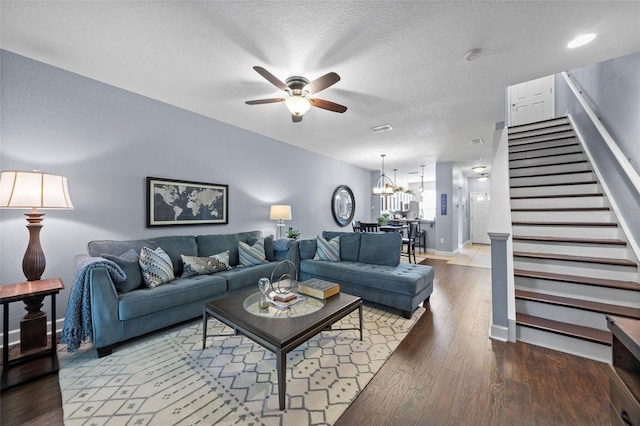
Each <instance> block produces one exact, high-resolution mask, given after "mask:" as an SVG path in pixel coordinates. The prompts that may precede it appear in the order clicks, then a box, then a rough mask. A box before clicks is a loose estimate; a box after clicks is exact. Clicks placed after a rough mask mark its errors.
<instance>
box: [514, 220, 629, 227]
mask: <svg viewBox="0 0 640 426" xmlns="http://www.w3.org/2000/svg"><path fill="white" fill-rule="evenodd" d="M511 224H512V225H522V226H603V227H612V228H613V227H617V226H618V224H617V223H614V222H536V221H516V222H512V223H511Z"/></svg>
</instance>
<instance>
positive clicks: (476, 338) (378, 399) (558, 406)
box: [0, 260, 609, 426]
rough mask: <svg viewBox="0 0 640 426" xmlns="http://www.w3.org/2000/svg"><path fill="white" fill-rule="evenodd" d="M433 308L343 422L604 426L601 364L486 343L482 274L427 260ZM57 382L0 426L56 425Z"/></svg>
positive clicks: (10, 399) (17, 402)
mask: <svg viewBox="0 0 640 426" xmlns="http://www.w3.org/2000/svg"><path fill="white" fill-rule="evenodd" d="M425 263H426V264H429V265H432V266H434V267H435V268H436V279H435V289H434V293H433V295H432V296H431V306H430V309H429V311H427V312H426V313H425V314H424V315H423V316H422V317H421V318H420V320H419V321H418V323H417V324H416V325H415V326H414V327H413V329H412V330H411V332H410V333H409V335H408V336H407V338H405V339H404V340H403V341H402V343H401V344H400V346H399V347H398V349H397V350H396V351H395V352H394V353H393V354H392V355H391V357H390V358H389V360H388V361H387V362H386V363H385V365H384V366H383V367H382V369H381V370H380V371H379V372H378V374H376V376H375V377H374V378H373V380H372V381H371V382H370V383H369V385H368V386H367V387H366V388H365V389H364V391H363V392H362V393H361V394H360V395H359V396H358V398H357V399H356V401H354V403H353V404H352V405H351V406H350V407H349V408H348V409H347V411H346V412H345V413H344V414H343V415H342V417H340V419H339V420H338V422H337V423H336V425H337V426H347V425H349V426H352V425H364V424H367V425H370V426H374V425H402V426H410V425H421V426H422V425H485V424H486V425H509V426H511V425H607V424H609V400H608V395H609V390H608V389H609V385H608V379H609V368H608V366H607V365H606V364H603V363H599V362H595V361H590V360H587V359H583V358H579V357H576V356H572V355H568V354H564V353H560V352H555V351H552V350H548V349H544V348H539V347H536V346H531V345H527V344H524V343H515V344H514V343H502V342H496V341H493V340H491V339H489V338H488V337H487V335H488V329H489V324H490V316H491V273H490V270H489V269H482V268H474V267H468V266H459V265H449V264H447V263H446V262H445V261H441V260H427V261H425ZM61 406H62V402H61V396H60V389H59V386H58V380H57V376H56V375H55V374H54V375H50V376H48V377H46V378H44V379H40V380H38V381H36V382H33V383H30V384H26V385H23V386H20V387H17V388H15V389H10V390H8V391H6V392H4V393H3V394H2V395H1V396H0V412H1V413H2V414H1V418H0V424H1V425H3V426H9V425H57V424H62V423H63V421H62V419H63V415H62V408H61Z"/></svg>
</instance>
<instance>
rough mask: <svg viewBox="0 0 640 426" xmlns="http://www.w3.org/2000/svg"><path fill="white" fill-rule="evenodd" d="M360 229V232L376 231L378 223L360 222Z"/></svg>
mask: <svg viewBox="0 0 640 426" xmlns="http://www.w3.org/2000/svg"><path fill="white" fill-rule="evenodd" d="M360 229H361V230H362V232H378V224H377V223H364V222H360Z"/></svg>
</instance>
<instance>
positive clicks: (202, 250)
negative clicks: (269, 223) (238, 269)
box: [195, 231, 262, 266]
mask: <svg viewBox="0 0 640 426" xmlns="http://www.w3.org/2000/svg"><path fill="white" fill-rule="evenodd" d="M260 237H262V232H260V231H250V232H237V233H235V234H220V235H198V236H197V237H196V242H197V245H198V254H197V255H195V256H201V257H204V256H211V255H212V254H217V253H222V252H223V251H225V250H229V265H231V266H236V265H239V264H240V258H239V256H238V243H239V242H240V241H243V242H245V243H249V241H250V239H254V242H255V240H257V239H258V238H260Z"/></svg>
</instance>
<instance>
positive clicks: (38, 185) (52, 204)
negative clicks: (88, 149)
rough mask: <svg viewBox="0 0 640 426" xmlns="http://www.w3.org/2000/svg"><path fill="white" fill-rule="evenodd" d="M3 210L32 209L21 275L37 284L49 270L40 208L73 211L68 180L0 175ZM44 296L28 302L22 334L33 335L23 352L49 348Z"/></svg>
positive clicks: (17, 173)
mask: <svg viewBox="0 0 640 426" xmlns="http://www.w3.org/2000/svg"><path fill="white" fill-rule="evenodd" d="M0 208H3V209H31V211H30V212H28V213H25V214H24V215H25V216H26V219H27V229H28V230H29V244H28V245H27V250H26V252H25V254H24V257H23V259H22V272H23V273H24V275H25V277H26V278H27V281H37V280H39V279H40V278H41V277H42V273H43V272H44V270H45V267H46V260H45V257H44V251H43V250H42V246H41V245H40V229H42V219H43V217H44V213H41V212H39V211H38V209H73V204H72V203H71V198H70V197H69V189H68V187H67V178H66V177H64V176H57V175H50V174H46V173H42V172H40V171H38V170H35V171H32V172H22V171H4V172H2V174H0ZM43 299H44V296H36V297H30V298H27V299H25V301H24V303H25V305H26V307H25V309H26V310H27V314H26V315H25V316H24V317H23V318H22V320H21V321H20V335H21V336H31V338H27V339H22V338H21V342H22V340H25V341H26V342H32V343H29V344H27V345H29V346H28V347H24V345H22V344H21V351H22V352H26V351H28V350H30V349H35V348H39V347H43V346H47V330H46V327H47V315H46V314H45V313H44V312H41V311H40V308H41V307H42V300H43Z"/></svg>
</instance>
